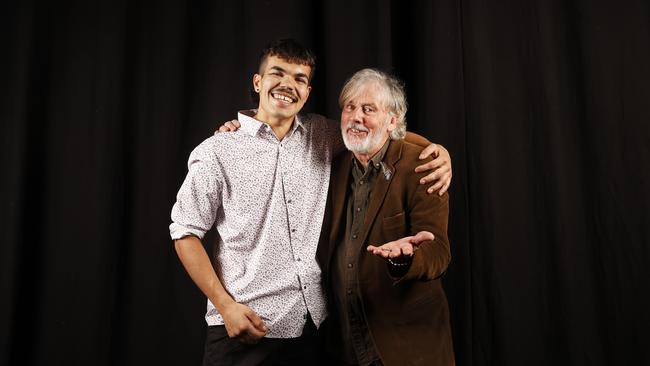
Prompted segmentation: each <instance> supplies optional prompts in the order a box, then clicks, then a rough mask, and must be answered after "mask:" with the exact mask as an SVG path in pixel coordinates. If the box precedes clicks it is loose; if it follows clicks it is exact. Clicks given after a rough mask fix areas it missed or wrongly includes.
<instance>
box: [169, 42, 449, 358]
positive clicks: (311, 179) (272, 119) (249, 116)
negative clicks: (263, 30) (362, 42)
mask: <svg viewBox="0 0 650 366" xmlns="http://www.w3.org/2000/svg"><path fill="white" fill-rule="evenodd" d="M313 68H314V58H313V56H312V55H311V53H310V52H309V51H308V50H306V49H305V48H303V47H302V46H300V45H299V44H297V43H296V42H294V41H291V40H281V41H278V42H276V43H274V44H271V45H270V46H269V47H268V48H267V49H265V50H264V52H263V54H262V57H261V59H260V67H259V73H257V74H255V75H254V76H253V87H254V90H255V91H256V93H258V94H259V105H258V109H257V110H255V111H243V112H240V113H239V114H238V120H239V122H240V123H241V128H240V129H239V130H238V131H236V132H233V133H222V134H217V135H215V136H213V137H210V138H209V139H207V140H205V141H204V142H203V143H201V144H200V145H199V146H198V147H197V148H196V149H195V150H194V151H193V152H192V154H191V155H190V158H189V162H188V168H189V171H188V174H187V177H186V179H185V181H184V182H183V185H182V187H181V188H180V190H179V192H178V196H177V202H176V203H175V204H174V207H173V209H172V221H173V223H172V224H171V225H170V233H171V237H172V239H174V240H175V245H176V251H177V253H178V256H179V258H180V259H181V262H182V263H183V265H184V266H185V268H186V270H187V272H188V273H189V275H190V276H191V277H192V279H193V280H194V282H195V283H196V284H197V286H198V287H199V288H200V289H201V290H202V291H203V293H204V294H205V295H206V296H207V297H208V311H207V314H206V321H207V323H208V325H209V327H208V334H207V340H206V349H205V356H204V364H205V365H220V364H228V365H244V364H246V365H249V364H261V363H283V364H296V365H298V364H300V365H302V364H309V363H313V362H316V360H317V358H318V357H319V354H318V347H317V342H316V337H315V330H316V328H317V327H318V326H319V325H320V324H321V322H322V321H323V319H324V318H325V317H326V307H325V299H324V295H323V291H322V288H321V272H320V268H319V266H318V263H317V262H316V247H317V244H318V238H319V235H320V229H321V225H322V219H323V215H324V211H325V202H326V198H327V190H328V184H329V178H330V166H331V161H332V157H333V156H334V153H335V152H337V151H340V150H343V145H342V143H341V138H340V133H339V131H338V126H337V125H336V124H334V123H332V122H331V121H328V120H327V119H325V118H324V117H322V116H319V115H305V116H301V115H298V112H299V111H300V110H301V109H302V107H303V105H304V103H305V102H306V101H307V99H308V97H309V93H310V91H311V86H310V80H311V77H312V74H313ZM442 152H443V153H444V152H446V151H442ZM442 160H443V164H442V168H439V169H442V170H443V174H444V172H446V171H449V170H450V167H449V163H448V161H449V160H448V156H447V157H446V159H445V158H443V159H442ZM431 166H432V165H431V164H427V165H425V166H424V168H423V169H425V170H426V169H430V167H431ZM432 174H434V175H435V174H436V172H434V173H432ZM438 174H440V173H438ZM449 178H450V177H449V176H448V179H447V180H445V181H444V182H442V184H445V185H448V183H449V182H448V180H449ZM429 179H430V178H429ZM213 225H215V226H216V228H217V231H218V233H219V240H218V242H217V244H216V256H215V258H214V259H215V267H216V270H215V269H214V268H213V266H212V264H211V262H210V258H209V257H208V255H207V253H206V252H205V249H204V248H203V245H202V244H201V241H200V239H202V238H203V236H204V234H205V233H206V232H207V231H208V230H209V229H210V228H211V227H212V226H213Z"/></svg>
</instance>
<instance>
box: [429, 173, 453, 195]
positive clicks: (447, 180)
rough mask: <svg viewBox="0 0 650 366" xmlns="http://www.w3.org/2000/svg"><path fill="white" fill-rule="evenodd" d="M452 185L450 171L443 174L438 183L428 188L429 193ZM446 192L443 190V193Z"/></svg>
mask: <svg viewBox="0 0 650 366" xmlns="http://www.w3.org/2000/svg"><path fill="white" fill-rule="evenodd" d="M450 185H451V172H450V171H448V172H446V173H444V174H443V175H441V176H440V178H439V179H438V180H437V181H436V183H435V184H434V185H433V186H431V187H429V189H427V193H433V192H435V191H436V190H438V189H442V188H443V187H445V186H447V187H449V186H450ZM445 192H446V190H445ZM445 192H442V193H441V195H442V194H444V193H445Z"/></svg>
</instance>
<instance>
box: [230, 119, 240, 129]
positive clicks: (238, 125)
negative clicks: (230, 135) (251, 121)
mask: <svg viewBox="0 0 650 366" xmlns="http://www.w3.org/2000/svg"><path fill="white" fill-rule="evenodd" d="M230 122H232V124H233V125H235V127H236V128H239V127H241V123H239V121H238V120H236V119H233V120H232V121H230Z"/></svg>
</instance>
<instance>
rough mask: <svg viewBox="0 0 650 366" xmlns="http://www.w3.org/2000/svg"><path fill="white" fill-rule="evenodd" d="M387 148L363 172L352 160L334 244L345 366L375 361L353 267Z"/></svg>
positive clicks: (363, 251)
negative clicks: (342, 222) (341, 232)
mask: <svg viewBox="0 0 650 366" xmlns="http://www.w3.org/2000/svg"><path fill="white" fill-rule="evenodd" d="M389 145H390V140H388V141H387V142H386V143H385V144H384V146H383V147H382V148H381V150H380V151H379V152H378V153H377V154H375V156H373V157H372V159H371V160H370V162H369V163H368V166H367V167H365V169H364V167H363V165H361V163H360V162H359V161H357V159H356V158H354V157H353V158H352V159H353V162H352V170H351V172H350V174H352V179H351V180H350V187H349V190H348V196H347V211H346V212H347V214H346V226H345V237H344V241H343V242H342V243H339V245H337V249H336V253H335V254H334V256H335V257H334V261H333V264H334V268H333V269H332V274H333V276H332V281H333V283H332V288H333V289H334V292H335V293H334V301H335V302H336V305H337V308H338V314H339V319H338V324H339V325H340V329H341V341H342V343H343V345H344V347H343V353H342V354H341V355H340V357H341V358H342V361H345V362H346V363H349V364H359V365H369V364H371V363H372V362H374V361H377V360H379V355H378V353H377V351H376V348H375V345H374V342H373V340H372V336H371V334H370V332H369V331H368V325H367V324H366V321H365V316H364V315H363V308H362V305H361V298H360V297H359V294H360V291H359V278H358V272H357V268H356V267H357V263H358V260H359V256H360V255H365V254H366V248H365V246H366V245H365V244H364V243H363V242H361V235H362V232H363V228H364V221H365V218H366V211H367V209H368V206H369V202H370V195H371V193H372V188H373V186H374V184H375V182H376V181H377V179H386V177H385V175H384V174H390V172H389V171H387V170H386V168H385V166H384V165H383V164H382V160H383V159H384V155H385V154H386V150H387V149H388V146H389Z"/></svg>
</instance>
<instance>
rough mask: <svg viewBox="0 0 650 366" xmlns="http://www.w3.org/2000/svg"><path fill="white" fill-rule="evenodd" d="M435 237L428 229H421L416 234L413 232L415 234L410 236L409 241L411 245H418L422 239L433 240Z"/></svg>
mask: <svg viewBox="0 0 650 366" xmlns="http://www.w3.org/2000/svg"><path fill="white" fill-rule="evenodd" d="M435 237H436V236H435V235H433V233H432V232H430V231H424V230H423V231H420V232H418V233H417V234H415V235H414V236H413V237H412V238H411V241H410V243H411V244H412V245H415V246H417V245H420V243H422V242H423V241H427V240H433V239H435Z"/></svg>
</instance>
